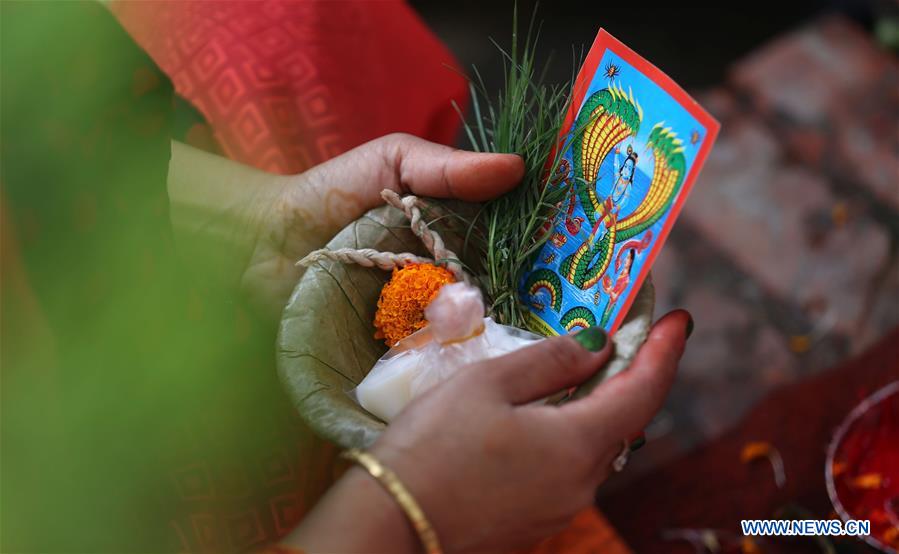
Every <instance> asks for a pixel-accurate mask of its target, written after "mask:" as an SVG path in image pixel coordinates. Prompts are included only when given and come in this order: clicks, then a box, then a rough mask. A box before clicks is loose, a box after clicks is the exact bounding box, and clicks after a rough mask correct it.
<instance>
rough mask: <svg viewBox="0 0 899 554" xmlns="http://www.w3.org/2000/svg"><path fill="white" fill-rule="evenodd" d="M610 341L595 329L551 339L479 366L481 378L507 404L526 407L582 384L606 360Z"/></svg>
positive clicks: (602, 332)
mask: <svg viewBox="0 0 899 554" xmlns="http://www.w3.org/2000/svg"><path fill="white" fill-rule="evenodd" d="M610 351H611V341H609V340H608V338H607V337H606V334H605V332H604V331H603V330H602V329H601V328H599V327H590V328H589V329H585V330H583V331H580V332H579V333H577V334H575V335H568V336H563V337H554V338H551V339H546V340H543V341H540V342H538V343H537V344H535V345H533V346H529V347H527V348H522V349H521V350H517V351H515V352H512V353H511V354H507V355H505V356H502V357H499V358H494V359H491V360H489V361H487V362H483V364H482V367H483V372H482V374H483V375H487V376H488V377H487V378H488V379H489V380H490V382H491V383H493V384H495V386H496V387H497V390H498V391H499V392H500V394H501V395H502V397H503V398H504V399H505V400H507V401H508V402H510V403H511V404H526V403H528V402H532V401H534V400H539V399H541V398H545V397H547V396H549V395H551V394H553V393H556V392H558V391H560V390H563V389H566V388H569V387H573V386H575V385H578V384H580V383H582V382H583V381H584V380H586V379H587V378H589V377H590V376H591V375H593V373H595V372H596V370H598V369H599V368H600V367H602V364H603V363H605V361H606V360H607V359H608V358H609V353H610Z"/></svg>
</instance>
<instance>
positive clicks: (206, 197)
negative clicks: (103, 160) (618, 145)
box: [169, 134, 524, 317]
mask: <svg viewBox="0 0 899 554" xmlns="http://www.w3.org/2000/svg"><path fill="white" fill-rule="evenodd" d="M523 173H524V163H523V161H522V159H521V158H520V157H519V156H516V155H514V154H479V153H474V152H466V151H463V150H456V149H453V148H450V147H447V146H441V145H438V144H434V143H431V142H428V141H425V140H422V139H419V138H416V137H413V136H411V135H403V134H393V135H387V136H385V137H381V138H379V139H376V140H373V141H371V142H368V143H366V144H363V145H362V146H359V147H357V148H354V149H353V150H350V151H349V152H347V153H345V154H342V155H340V156H338V157H336V158H334V159H332V160H330V161H328V162H325V163H323V164H321V165H318V166H315V167H313V168H312V169H310V170H308V171H306V172H304V173H301V174H299V175H292V176H281V175H274V174H270V173H265V172H262V171H258V170H256V169H253V168H250V167H247V166H244V165H241V164H238V163H235V162H232V161H230V160H226V159H224V158H221V157H218V156H214V155H212V154H207V153H205V152H202V151H200V150H196V149H194V148H191V147H189V146H186V145H183V144H180V143H173V146H172V160H171V163H170V170H169V195H170V197H171V200H172V220H173V223H174V227H175V230H176V236H177V238H178V239H179V247H181V248H182V249H184V250H185V251H186V254H187V257H188V258H189V259H191V260H192V261H195V262H196V261H198V260H206V261H207V264H208V265H209V266H210V267H209V269H210V270H211V271H205V272H204V273H206V274H207V275H217V276H218V277H220V278H222V279H223V280H224V281H225V282H226V283H225V284H227V285H238V284H239V286H240V288H241V289H243V290H244V291H245V292H246V293H247V294H248V295H249V296H250V298H251V299H252V300H253V302H254V303H255V304H257V305H258V306H260V307H261V308H262V309H263V311H264V312H265V313H267V314H269V315H271V316H273V317H277V315H278V314H280V313H281V309H282V308H283V307H284V303H285V301H286V300H287V297H288V296H289V295H290V292H291V290H293V287H294V286H295V285H296V282H297V280H298V279H299V277H300V275H301V273H302V269H301V268H298V267H296V266H295V265H294V264H295V263H296V262H297V260H299V259H300V258H302V257H303V256H305V255H306V254H308V253H309V252H311V251H312V250H315V249H317V248H322V247H323V246H324V245H325V243H327V241H328V240H330V239H331V237H333V236H334V235H335V234H336V233H337V232H338V231H340V230H341V229H342V228H343V227H345V226H346V225H348V224H349V223H350V222H352V221H354V220H355V219H357V218H358V217H360V216H361V215H362V214H364V213H365V212H366V211H367V210H369V209H371V208H374V207H377V206H379V205H380V204H382V203H383V201H382V199H381V191H382V190H383V189H385V188H389V189H393V190H395V191H397V192H400V193H414V194H419V195H422V196H431V197H435V198H457V199H460V200H466V201H473V202H479V201H484V200H488V199H490V198H493V197H496V196H499V195H500V194H503V193H504V192H507V191H509V190H510V189H512V188H513V187H514V186H515V185H517V184H518V182H519V181H520V180H521V177H522V175H523Z"/></svg>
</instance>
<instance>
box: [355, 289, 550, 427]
mask: <svg viewBox="0 0 899 554" xmlns="http://www.w3.org/2000/svg"><path fill="white" fill-rule="evenodd" d="M425 318H426V319H427V320H428V325H427V326H426V327H424V328H423V329H421V330H420V331H417V332H416V333H413V334H412V335H409V336H408V337H406V338H405V339H403V340H401V341H399V342H398V343H397V344H396V346H394V347H393V348H391V349H390V350H389V351H388V352H387V353H386V354H384V356H382V357H381V359H379V360H378V361H377V362H376V363H375V365H374V367H372V369H371V371H370V372H369V373H368V375H367V376H366V377H365V379H363V381H362V382H361V383H360V384H359V386H358V387H356V389H355V390H354V396H355V398H356V401H357V402H359V404H360V405H361V406H362V407H363V408H365V409H366V410H368V411H369V412H371V413H372V414H374V415H376V416H378V417H379V418H381V419H382V420H384V421H388V422H389V421H391V420H392V419H393V418H394V417H396V415H397V414H399V413H400V411H402V409H403V408H404V407H405V406H406V404H408V403H409V402H410V401H411V400H412V399H413V398H415V397H416V396H418V395H420V394H422V393H424V392H425V391H427V390H429V389H430V388H432V387H434V386H436V385H438V384H439V383H442V382H443V381H446V380H447V379H449V378H450V377H452V376H453V374H454V373H455V372H456V371H457V370H458V369H459V368H461V367H464V366H466V365H468V364H472V363H475V362H478V361H481V360H486V359H489V358H495V357H497V356H502V355H504V354H507V353H509V352H512V351H514V350H518V349H519V348H522V347H524V346H528V345H530V344H533V343H534V342H536V341H538V340H542V339H543V337H541V336H539V335H535V334H534V333H529V332H527V331H522V330H521V329H517V328H515V327H509V326H506V325H500V324H498V323H496V322H495V321H493V320H492V319H491V318H489V317H484V301H483V300H482V299H481V293H480V291H479V290H478V289H476V288H474V287H472V286H471V285H467V284H465V283H452V284H448V285H444V286H443V287H442V288H441V289H440V292H439V293H437V297H436V298H434V300H432V301H431V303H430V305H428V307H427V309H425Z"/></svg>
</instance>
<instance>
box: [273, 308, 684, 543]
mask: <svg viewBox="0 0 899 554" xmlns="http://www.w3.org/2000/svg"><path fill="white" fill-rule="evenodd" d="M689 321H690V316H689V314H687V313H686V312H684V311H677V312H672V313H670V314H668V315H667V316H665V317H664V318H662V319H661V320H660V321H659V322H658V323H657V324H656V325H655V326H654V327H653V329H652V332H651V333H650V335H649V338H648V339H647V341H646V343H645V344H644V345H643V347H642V348H641V349H640V351H639V353H638V354H637V356H636V358H635V359H634V362H633V363H632V364H631V367H630V368H629V369H628V370H627V371H624V372H622V373H621V374H619V375H617V376H615V377H613V378H612V379H610V380H609V381H607V382H605V383H603V384H602V385H600V386H599V387H597V388H596V389H595V390H594V391H593V392H592V393H590V394H589V395H588V396H586V397H584V398H582V399H580V400H576V401H572V402H569V403H567V404H564V405H562V406H555V405H542V404H535V403H534V402H535V401H537V400H540V399H541V398H544V397H546V396H549V395H551V394H554V393H556V392H558V391H561V390H564V389H567V388H569V387H572V386H575V385H578V384H580V383H582V382H584V381H585V380H586V379H587V378H589V377H590V376H591V375H592V374H593V373H595V372H596V371H597V369H599V367H600V366H601V365H602V364H603V363H604V362H605V361H606V360H607V359H608V357H609V355H610V348H611V346H610V344H609V341H606V340H605V335H604V334H603V333H602V331H601V330H599V329H598V328H592V329H590V330H585V331H581V332H580V333H579V334H577V335H574V336H565V337H557V338H552V339H548V340H545V341H542V342H540V343H539V344H537V345H534V346H532V347H529V348H526V349H522V350H519V351H517V352H514V353H512V354H509V355H507V356H504V357H502V358H496V359H492V360H488V361H486V362H482V363H478V364H475V365H473V366H471V367H469V368H466V369H465V370H462V371H460V372H459V374H457V375H456V376H455V377H453V378H452V379H450V380H449V381H447V382H446V383H444V384H443V385H441V386H439V387H436V388H435V389H433V390H432V391H430V392H429V393H427V394H425V395H423V396H422V397H420V398H418V399H417V400H415V401H414V402H413V403H412V404H410V405H409V406H408V407H407V408H406V410H404V411H403V412H402V413H401V414H400V415H399V417H398V418H397V419H396V420H395V421H394V422H393V423H391V425H390V426H389V427H388V429H387V431H386V432H385V433H384V434H383V435H382V436H381V438H380V439H379V440H378V441H377V442H376V443H375V444H374V446H373V447H372V449H371V452H372V453H373V454H374V455H375V456H376V457H377V458H378V459H380V460H381V461H382V462H383V463H384V465H386V466H387V467H390V468H391V469H393V470H394V471H395V472H396V474H397V475H398V476H399V478H400V480H401V481H403V483H404V484H405V485H406V487H407V488H408V489H409V490H410V492H411V494H412V495H413V496H414V497H415V498H416V499H417V500H418V502H419V504H420V505H421V507H422V509H423V511H424V512H425V514H426V515H427V517H428V518H429V520H430V521H431V523H432V524H433V526H434V528H435V530H436V532H437V535H438V537H439V539H440V542H441V544H442V546H443V548H444V550H445V551H446V552H482V551H486V552H504V551H507V550H510V549H512V548H517V547H521V546H527V545H530V544H533V543H534V542H536V541H538V540H540V539H542V538H544V537H546V536H548V535H550V534H552V533H554V532H556V531H559V530H561V529H562V528H564V527H565V526H566V525H567V523H568V522H569V521H570V520H571V518H572V517H573V516H574V515H575V513H577V512H578V511H579V510H581V509H582V508H585V507H587V506H590V505H591V504H592V503H593V499H594V492H595V489H596V487H597V485H599V484H600V483H602V482H603V481H604V480H605V478H606V477H607V476H608V474H609V472H610V470H611V462H612V461H613V459H614V458H615V457H616V456H617V454H618V453H619V452H620V451H621V448H622V444H623V443H624V441H625V440H626V439H627V438H628V437H632V436H634V435H635V434H637V433H638V432H639V431H640V430H642V429H643V428H644V426H645V425H646V424H648V423H649V421H650V420H651V418H652V417H653V415H654V414H655V413H656V411H657V410H658V409H659V408H660V406H661V405H662V402H663V400H664V398H665V395H666V394H667V392H668V389H669V388H670V386H671V382H672V380H673V378H674V374H675V370H676V367H677V363H678V360H679V359H680V357H681V354H682V353H683V349H684V344H685V340H686V334H687V327H688V325H689ZM378 489H379V485H378V484H377V483H375V482H374V481H373V479H372V478H371V477H369V476H368V475H366V474H365V473H364V472H363V471H362V470H360V469H358V468H357V469H354V470H352V471H351V472H349V473H348V474H347V476H346V477H345V478H344V480H343V481H342V482H340V483H338V485H337V486H336V487H335V488H334V489H333V490H332V492H331V493H329V495H328V497H327V498H326V499H325V500H324V501H323V502H322V504H321V505H320V506H319V507H318V508H317V509H316V510H315V511H314V512H313V514H312V515H311V516H310V517H309V518H308V519H307V520H306V521H305V522H304V523H303V526H302V527H301V529H300V531H299V532H298V534H297V535H296V536H295V537H294V538H293V539H292V540H291V541H290V542H291V543H292V544H297V545H298V546H301V547H303V548H306V549H307V550H309V551H311V552H322V551H323V552H352V551H354V549H359V548H363V550H365V551H368V552H401V551H404V549H406V551H408V549H410V548H412V549H414V548H416V541H415V536H414V534H413V533H412V531H411V528H410V527H409V525H408V523H407V522H405V520H404V518H403V515H402V512H400V511H399V509H398V508H397V507H396V506H395V504H394V503H393V499H392V498H390V497H389V495H387V493H385V492H383V491H380V490H378ZM366 518H368V519H370V520H372V521H373V522H374V524H373V526H372V527H368V526H367V523H365V522H364V521H365V519H366ZM350 522H353V523H350ZM341 529H343V530H342V531H341Z"/></svg>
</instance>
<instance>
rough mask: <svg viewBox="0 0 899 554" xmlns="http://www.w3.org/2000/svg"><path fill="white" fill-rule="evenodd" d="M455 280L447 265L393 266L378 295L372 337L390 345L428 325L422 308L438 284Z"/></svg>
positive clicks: (431, 297) (432, 297)
mask: <svg viewBox="0 0 899 554" xmlns="http://www.w3.org/2000/svg"><path fill="white" fill-rule="evenodd" d="M454 281H455V279H454V278H453V274H452V273H450V272H449V270H448V269H446V268H444V267H438V266H435V265H432V264H411V265H407V266H406V267H403V268H400V269H395V270H393V275H392V276H391V277H390V281H387V284H386V285H384V288H383V289H381V297H380V298H379V299H378V311H377V312H375V322H374V325H375V329H376V331H375V338H377V339H384V341H385V342H386V343H387V346H393V345H394V344H396V343H397V342H398V341H400V340H402V339H404V338H406V337H408V336H409V335H411V334H412V333H414V332H415V331H418V330H419V329H421V328H422V327H424V326H425V325H427V323H428V322H427V321H426V320H425V308H427V307H428V304H430V303H431V300H433V299H434V297H435V296H437V291H439V290H440V287H442V286H443V285H445V284H447V283H452V282H454Z"/></svg>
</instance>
